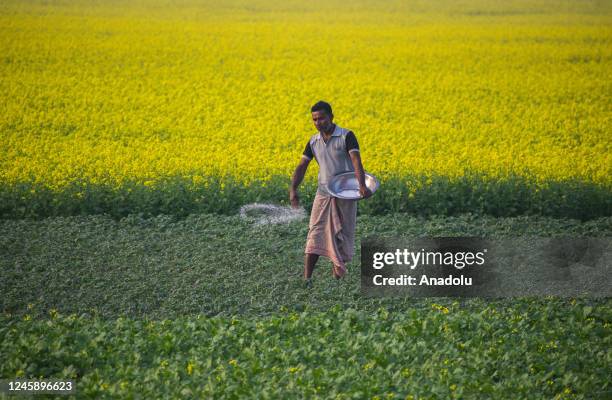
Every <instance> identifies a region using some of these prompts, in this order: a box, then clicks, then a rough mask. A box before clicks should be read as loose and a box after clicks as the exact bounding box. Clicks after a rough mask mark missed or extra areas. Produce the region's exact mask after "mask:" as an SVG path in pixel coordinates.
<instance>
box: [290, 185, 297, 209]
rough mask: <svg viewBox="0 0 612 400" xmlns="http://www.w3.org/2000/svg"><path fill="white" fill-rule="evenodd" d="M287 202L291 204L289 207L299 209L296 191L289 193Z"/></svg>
mask: <svg viewBox="0 0 612 400" xmlns="http://www.w3.org/2000/svg"><path fill="white" fill-rule="evenodd" d="M289 201H290V202H291V207H293V208H299V207H300V196H298V192H297V190H293V189H292V190H290V191H289Z"/></svg>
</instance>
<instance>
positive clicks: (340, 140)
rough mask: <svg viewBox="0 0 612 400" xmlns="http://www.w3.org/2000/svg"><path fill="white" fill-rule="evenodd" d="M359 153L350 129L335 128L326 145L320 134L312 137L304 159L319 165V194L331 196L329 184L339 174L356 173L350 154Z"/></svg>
mask: <svg viewBox="0 0 612 400" xmlns="http://www.w3.org/2000/svg"><path fill="white" fill-rule="evenodd" d="M353 151H359V144H358V143H357V138H355V134H354V133H353V132H351V131H350V130H348V129H345V128H341V127H339V126H338V125H336V126H335V128H334V132H333V133H332V135H331V137H330V138H329V140H328V141H327V143H325V141H324V140H323V137H322V135H321V134H320V133H316V134H314V135H312V137H311V138H310V140H309V141H308V143H307V144H306V149H305V150H304V153H303V154H302V157H305V158H307V159H309V160H310V159H312V158H313V157H314V158H315V160H317V163H318V164H319V186H318V188H317V193H320V194H322V195H325V196H331V193H329V191H328V190H327V183H328V182H329V181H330V180H331V178H333V177H334V176H336V175H338V174H342V173H344V172H354V171H355V169H354V168H353V163H352V162H351V157H350V156H349V153H350V152H353Z"/></svg>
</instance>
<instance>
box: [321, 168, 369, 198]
mask: <svg viewBox="0 0 612 400" xmlns="http://www.w3.org/2000/svg"><path fill="white" fill-rule="evenodd" d="M365 184H366V186H367V187H368V188H369V189H370V190H371V191H372V193H374V192H376V190H377V189H378V187H379V186H380V182H378V179H376V177H375V176H374V175H372V174H368V173H367V172H366V173H365ZM327 190H328V191H329V192H330V193H331V194H332V195H333V196H334V197H338V198H340V199H349V200H358V199H361V198H362V197H361V194H360V193H359V182H358V181H357V178H355V173H354V172H345V173H343V174H340V175H336V176H334V177H333V178H332V180H331V181H330V182H329V183H328V184H327Z"/></svg>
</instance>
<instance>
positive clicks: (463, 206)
mask: <svg viewBox="0 0 612 400" xmlns="http://www.w3.org/2000/svg"><path fill="white" fill-rule="evenodd" d="M289 183H290V180H289V177H283V176H274V177H272V178H271V179H269V180H265V181H255V182H252V183H250V184H248V185H245V184H243V183H240V182H238V181H235V180H234V179H232V178H231V177H225V178H223V179H217V178H209V179H207V180H206V181H205V182H203V183H200V184H197V185H195V184H194V183H193V181H192V180H191V178H188V177H183V176H177V177H168V178H166V179H164V180H161V181H160V182H158V183H156V184H155V185H153V186H148V185H145V184H143V183H139V182H136V181H133V182H126V183H124V184H123V185H121V186H119V187H116V188H111V187H109V186H104V185H94V184H91V183H89V182H87V181H86V180H83V181H74V182H73V183H72V184H70V185H68V186H67V187H65V188H64V189H62V190H61V191H53V190H50V189H47V188H45V187H44V186H39V185H36V184H30V183H22V184H19V185H7V184H0V217H1V218H24V217H25V218H42V217H48V216H60V215H61V216H68V215H88V214H109V215H112V216H113V217H115V218H122V217H125V216H127V215H129V214H143V215H145V216H154V215H159V214H168V215H174V216H178V217H185V216H187V215H189V214H194V213H217V214H225V215H231V214H234V213H236V212H237V211H238V209H239V208H240V206H242V205H244V204H248V203H253V202H276V203H281V204H287V203H288V189H289ZM315 191H316V186H315V185H314V184H313V183H312V182H310V183H308V182H307V183H305V184H304V185H303V186H302V188H301V190H300V192H301V193H302V194H303V195H302V202H303V203H304V205H305V206H307V207H309V206H310V204H311V202H312V199H313V198H314V194H315ZM361 211H362V213H365V214H373V215H384V214H389V213H397V212H402V213H410V214H413V215H458V214H462V213H473V214H478V215H492V216H498V217H502V216H503V217H509V216H517V215H545V216H552V217H560V218H578V219H581V220H587V219H592V218H597V217H602V216H611V215H612V192H611V189H610V187H606V186H601V185H598V184H595V183H585V182H582V181H579V180H566V181H559V182H556V181H550V182H546V183H545V184H536V183H534V182H532V181H530V180H528V179H525V178H523V177H520V176H518V175H509V176H508V177H506V178H504V179H503V180H493V179H489V178H487V177H486V176H483V175H479V174H467V175H465V176H463V177H461V178H455V179H451V178H448V177H445V176H408V177H405V176H401V177H400V176H388V177H385V178H384V179H383V180H382V184H381V187H380V189H379V191H378V192H377V193H376V194H375V195H374V196H373V197H372V198H371V199H368V200H367V201H363V202H361Z"/></svg>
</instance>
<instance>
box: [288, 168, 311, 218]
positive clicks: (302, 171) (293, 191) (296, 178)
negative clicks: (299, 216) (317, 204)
mask: <svg viewBox="0 0 612 400" xmlns="http://www.w3.org/2000/svg"><path fill="white" fill-rule="evenodd" d="M309 163H310V159H308V158H306V157H302V159H301V160H300V163H299V164H298V166H297V168H296V169H295V172H294V173H293V176H292V177H291V187H290V188H289V201H290V202H291V207H293V208H298V207H299V206H300V197H299V196H298V192H297V189H298V186H300V183H302V181H303V180H304V175H306V170H307V169H308V164H309Z"/></svg>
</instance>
